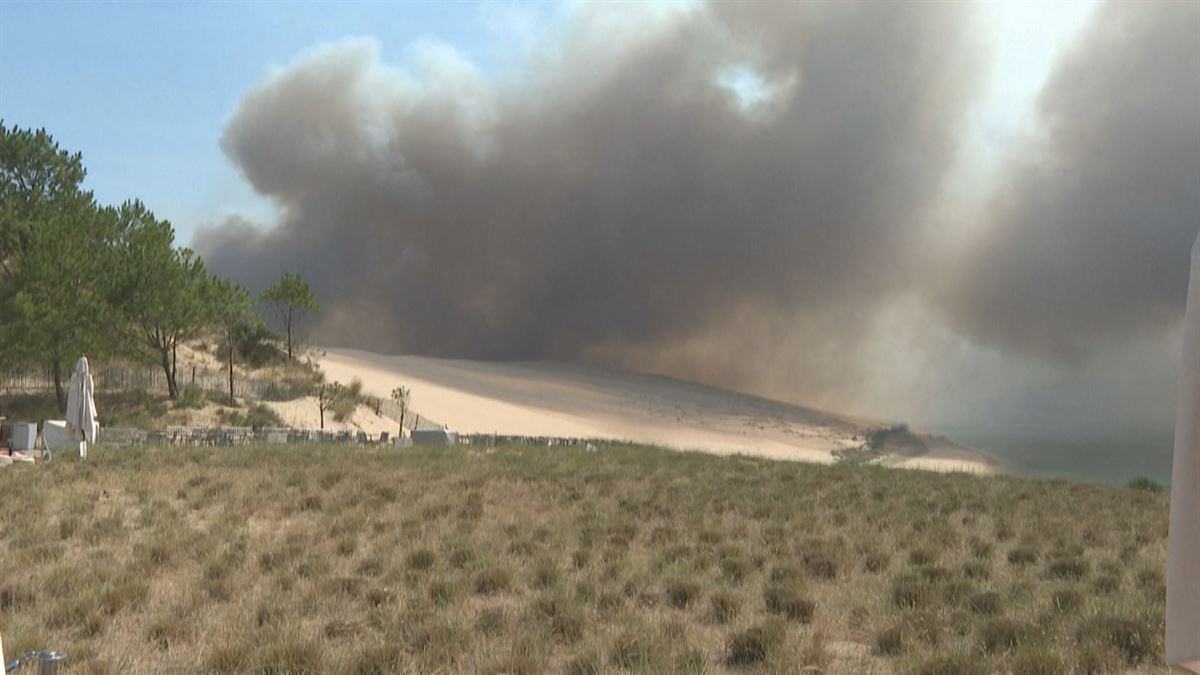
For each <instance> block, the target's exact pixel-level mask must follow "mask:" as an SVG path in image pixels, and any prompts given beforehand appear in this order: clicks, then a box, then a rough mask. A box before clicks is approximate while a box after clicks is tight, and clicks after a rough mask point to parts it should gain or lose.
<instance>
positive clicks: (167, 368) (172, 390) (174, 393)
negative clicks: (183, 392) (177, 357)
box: [158, 347, 179, 401]
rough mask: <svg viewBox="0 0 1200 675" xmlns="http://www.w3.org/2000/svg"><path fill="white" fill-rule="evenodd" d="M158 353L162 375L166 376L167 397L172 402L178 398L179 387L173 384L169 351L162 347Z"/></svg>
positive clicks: (173, 378)
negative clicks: (160, 359) (160, 358)
mask: <svg viewBox="0 0 1200 675" xmlns="http://www.w3.org/2000/svg"><path fill="white" fill-rule="evenodd" d="M158 352H159V354H160V355H161V356H162V369H163V373H164V374H166V376H167V395H168V396H170V397H171V400H172V401H173V400H175V399H177V398H179V387H178V386H177V385H176V384H175V371H173V370H172V369H171V350H169V349H167V348H166V347H162V348H160V349H159V350H158Z"/></svg>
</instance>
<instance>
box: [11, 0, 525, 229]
mask: <svg viewBox="0 0 1200 675" xmlns="http://www.w3.org/2000/svg"><path fill="white" fill-rule="evenodd" d="M538 11H539V10H538V9H537V8H535V7H529V6H521V5H512V4H505V5H499V4H495V3H428V4H426V3H392V2H369V3H349V2H338V3H317V2H287V3H284V2H255V3H230V2H214V3H204V4H198V3H197V4H193V3H182V2H172V3H153V2H123V3H100V2H61V3H42V2H36V3H27V2H14V1H12V0H5V1H4V2H0V117H3V118H4V121H5V123H6V124H7V125H9V126H11V125H12V124H17V125H19V126H22V127H35V128H36V127H45V128H46V129H47V130H48V131H49V132H50V133H51V134H52V135H53V136H54V138H55V139H56V140H57V141H58V142H59V144H60V145H62V146H63V147H65V148H67V149H70V150H72V151H79V152H82V153H83V158H84V164H85V166H87V168H88V174H89V175H88V180H87V187H89V188H90V189H92V190H94V191H95V193H96V196H97V198H98V199H99V201H100V202H102V203H118V202H121V201H123V200H125V199H128V198H134V197H137V198H140V199H142V200H143V201H145V202H146V203H147V205H148V206H150V208H151V209H153V210H154V211H155V212H156V213H157V214H159V216H160V217H166V218H169V219H170V220H171V221H172V222H173V223H174V224H175V226H176V229H177V230H178V234H179V241H181V242H183V243H186V242H188V241H190V240H191V234H192V232H193V230H194V229H195V227H196V226H197V225H201V224H204V223H205V222H212V221H215V220H218V219H220V218H222V217H223V216H224V215H226V214H230V213H241V214H246V215H249V216H251V217H254V218H256V219H258V220H266V219H269V215H270V212H271V208H270V205H269V204H267V203H266V202H264V201H263V200H261V199H260V198H258V197H257V196H256V195H254V193H253V192H252V191H251V190H250V189H249V187H247V186H246V185H245V184H244V182H243V181H242V180H241V178H240V177H239V176H238V175H237V172H236V170H235V169H234V168H233V167H232V165H231V164H230V163H229V161H228V160H227V159H226V158H225V156H224V155H223V154H222V152H221V150H220V147H219V146H218V142H219V139H220V136H221V132H222V130H223V128H224V126H225V123H226V121H227V120H228V118H229V116H230V115H231V113H232V112H233V110H234V107H235V106H236V104H237V101H238V99H239V97H240V96H241V95H242V94H243V93H244V92H245V91H247V90H248V89H250V88H251V87H252V86H253V85H255V84H256V83H257V82H259V81H260V80H261V79H262V78H263V76H264V75H265V74H266V73H267V72H269V70H270V69H271V68H272V67H279V66H283V65H286V64H287V63H289V62H291V61H292V60H293V59H294V58H295V57H296V56H297V55H298V54H300V53H302V52H304V51H306V50H308V49H310V48H312V47H313V46H315V45H317V44H320V43H323V42H330V41H333V40H337V39H341V38H344V37H347V36H371V37H375V38H377V39H378V40H379V42H380V44H381V46H382V49H383V58H384V59H385V60H387V61H393V62H402V61H404V60H405V54H406V50H408V49H409V48H410V47H411V46H412V45H413V44H414V43H417V42H420V41H423V40H439V41H444V42H447V43H450V44H452V45H454V46H455V48H457V49H458V50H459V51H461V52H462V53H464V54H465V55H466V56H467V57H468V58H470V59H471V60H472V61H473V62H474V63H475V64H476V65H477V66H478V67H479V68H480V69H482V70H483V71H485V72H488V71H491V70H492V69H494V68H496V67H497V65H498V64H502V63H503V55H502V53H501V52H500V50H499V48H500V46H501V45H502V43H503V40H502V39H501V37H500V36H501V35H511V34H512V33H513V32H514V31H517V30H519V29H520V25H521V24H522V23H526V22H527V21H528V20H532V17H533V16H535V15H536V13H537V12H538Z"/></svg>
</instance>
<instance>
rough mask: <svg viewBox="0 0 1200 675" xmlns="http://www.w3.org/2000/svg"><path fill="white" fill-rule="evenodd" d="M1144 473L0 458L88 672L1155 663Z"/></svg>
mask: <svg viewBox="0 0 1200 675" xmlns="http://www.w3.org/2000/svg"><path fill="white" fill-rule="evenodd" d="M1167 510H1168V498H1167V496H1166V494H1165V493H1160V492H1155V491H1153V490H1138V489H1132V488H1114V487H1105V486H1091V485H1079V484H1070V483H1065V482H1058V481H1035V480H1027V479H1018V478H1012V477H993V478H978V477H972V476H965V475H940V474H933V473H926V472H919V471H898V470H888V469H880V468H875V467H870V466H858V467H854V466H816V465H807V464H796V463H783V462H771V461H763V460H753V459H748V458H742V457H731V458H721V457H715V456H708V455H701V454H693V453H674V452H669V451H663V450H657V449H652V448H640V447H621V446H613V447H608V448H604V449H602V450H601V452H600V453H598V454H587V453H583V452H581V451H579V450H575V449H547V448H524V447H512V448H501V449H496V450H493V451H490V452H485V451H480V450H471V449H467V448H458V449H452V450H404V451H397V450H374V449H372V450H364V449H359V448H352V447H328V448H324V447H304V448H291V447H289V448H279V447H275V448H239V449H194V448H193V449H177V448H171V449H150V450H99V451H93V456H92V461H90V462H89V463H88V464H86V465H80V464H79V463H77V462H73V461H70V460H68V459H67V458H65V457H60V458H58V459H56V460H55V461H54V462H53V463H51V464H50V465H45V466H39V467H14V468H8V469H3V470H0V617H2V620H3V629H4V637H5V647H6V650H7V652H8V654H9V655H10V658H11V655H13V654H18V653H22V652H24V651H26V650H29V649H34V648H46V647H50V648H56V649H65V650H67V651H68V652H70V656H71V658H70V661H69V664H70V667H69V669H68V672H71V673H176V672H178V673H200V672H247V673H250V672H253V673H303V672H311V673H388V672H481V673H536V672H567V673H607V672H625V671H633V672H641V673H659V672H691V673H699V672H714V673H720V672H767V673H815V672H833V673H890V672H899V673H910V672H911V673H1017V674H1032V673H1069V672H1079V673H1084V672H1125V671H1136V672H1166V669H1165V668H1163V667H1162V666H1160V665H1159V664H1161V662H1162V635H1163V614H1164V602H1165V589H1164V582H1163V571H1162V570H1163V563H1164V558H1165V551H1166V534H1167Z"/></svg>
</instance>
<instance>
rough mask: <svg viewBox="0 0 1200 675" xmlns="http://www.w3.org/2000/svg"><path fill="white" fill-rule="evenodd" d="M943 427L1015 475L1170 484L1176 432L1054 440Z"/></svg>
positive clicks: (948, 434)
mask: <svg viewBox="0 0 1200 675" xmlns="http://www.w3.org/2000/svg"><path fill="white" fill-rule="evenodd" d="M941 433H944V434H945V435H946V436H948V437H950V438H951V439H953V440H954V441H955V442H957V443H959V444H961V445H965V446H967V447H969V448H973V449H975V450H980V451H982V452H984V453H986V454H987V455H989V456H991V457H993V458H995V459H996V460H997V461H999V462H1000V464H1001V465H1003V466H1004V468H1005V469H1006V470H1007V471H1008V472H1009V473H1012V474H1015V475H1019V476H1031V477H1036V478H1065V479H1067V480H1073V481H1080V482H1086V483H1109V484H1113V485H1124V484H1126V483H1128V482H1129V481H1132V480H1135V479H1138V478H1148V479H1150V480H1152V481H1154V482H1155V483H1157V484H1159V485H1162V486H1164V487H1168V486H1170V484H1171V458H1172V455H1173V453H1174V437H1173V435H1172V434H1169V433H1168V434H1163V433H1149V434H1139V435H1130V436H1128V437H1121V438H1118V437H1106V438H1062V439H1054V440H1048V439H1037V438H1019V437H1015V436H1004V435H997V434H988V433H980V432H975V433H972V431H971V430H970V429H945V430H943V431H942V432H941Z"/></svg>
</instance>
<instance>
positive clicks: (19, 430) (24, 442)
mask: <svg viewBox="0 0 1200 675" xmlns="http://www.w3.org/2000/svg"><path fill="white" fill-rule="evenodd" d="M9 440H10V441H12V449H13V450H14V451H15V450H21V451H24V452H28V451H29V450H32V449H33V446H34V444H35V443H36V442H37V425H36V424H32V423H29V422H14V423H13V424H12V438H10V439H9Z"/></svg>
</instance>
